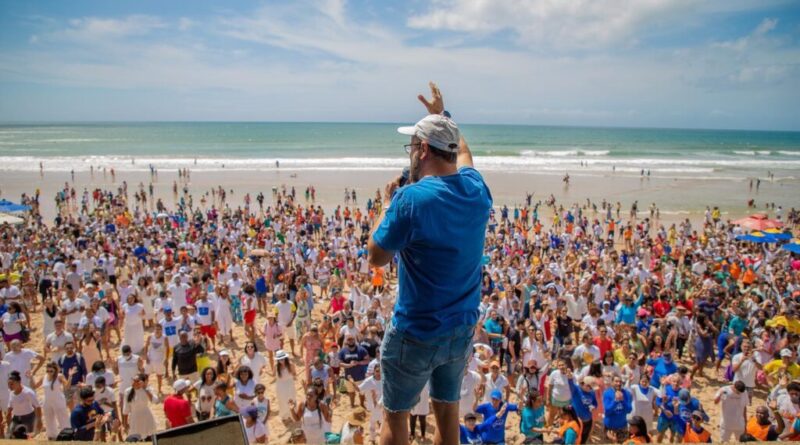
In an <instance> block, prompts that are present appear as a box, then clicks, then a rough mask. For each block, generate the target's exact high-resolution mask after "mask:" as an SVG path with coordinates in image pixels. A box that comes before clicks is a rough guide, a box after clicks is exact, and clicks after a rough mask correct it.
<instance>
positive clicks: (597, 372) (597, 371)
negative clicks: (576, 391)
mask: <svg viewBox="0 0 800 445" xmlns="http://www.w3.org/2000/svg"><path fill="white" fill-rule="evenodd" d="M586 374H587V375H590V376H592V377H598V378H600V377H603V363H602V362H600V361H599V360H596V361H593V362H592V364H591V365H589V372H587V373H586Z"/></svg>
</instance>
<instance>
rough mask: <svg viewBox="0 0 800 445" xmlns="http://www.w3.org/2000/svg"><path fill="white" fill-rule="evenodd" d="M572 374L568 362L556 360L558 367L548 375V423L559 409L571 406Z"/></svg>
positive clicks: (546, 384) (546, 382)
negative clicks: (570, 383)
mask: <svg viewBox="0 0 800 445" xmlns="http://www.w3.org/2000/svg"><path fill="white" fill-rule="evenodd" d="M598 355H599V353H598ZM571 376H572V372H571V371H569V370H568V368H567V365H566V363H564V362H563V361H561V360H557V361H556V369H554V370H553V372H551V373H550V375H549V376H547V379H546V381H545V392H546V393H547V395H546V397H547V398H548V399H549V400H550V404H549V405H548V413H547V420H548V423H551V422H552V421H553V419H554V418H555V415H556V412H557V411H560V410H561V408H564V407H567V406H570V404H571V403H572V390H571V389H570V386H569V379H570V377H571Z"/></svg>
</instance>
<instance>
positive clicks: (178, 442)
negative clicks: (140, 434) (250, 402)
mask: <svg viewBox="0 0 800 445" xmlns="http://www.w3.org/2000/svg"><path fill="white" fill-rule="evenodd" d="M204 443H219V444H225V445H247V436H246V435H245V431H244V427H243V426H242V422H241V421H240V420H239V416H237V415H233V416H226V417H217V418H216V419H210V420H205V421H203V422H198V423H193V424H191V425H185V426H181V427H178V428H172V429H169V430H165V431H160V432H158V433H156V434H155V435H154V436H153V445H198V444H204Z"/></svg>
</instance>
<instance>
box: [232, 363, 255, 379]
mask: <svg viewBox="0 0 800 445" xmlns="http://www.w3.org/2000/svg"><path fill="white" fill-rule="evenodd" d="M243 372H246V373H247V375H248V377H247V380H253V370H252V369H250V367H249V366H244V365H242V366H239V367H238V368H236V375H235V376H234V377H236V380H239V381H240V382H241V381H242V379H241V378H240V376H241V375H242V373H243Z"/></svg>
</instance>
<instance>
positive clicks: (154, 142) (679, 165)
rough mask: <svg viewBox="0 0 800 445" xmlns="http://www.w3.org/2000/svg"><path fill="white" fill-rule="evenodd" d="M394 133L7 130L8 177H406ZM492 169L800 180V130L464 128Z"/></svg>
mask: <svg viewBox="0 0 800 445" xmlns="http://www.w3.org/2000/svg"><path fill="white" fill-rule="evenodd" d="M396 127H397V124H371V123H249V122H231V123H211V122H186V123H91V124H86V123H80V124H77V123H76V124H27V125H19V124H14V125H11V124H6V125H0V170H5V171H38V170H39V163H40V162H41V163H42V164H43V165H44V168H45V169H46V170H48V171H70V170H75V171H87V170H89V168H90V166H94V167H95V168H96V169H98V168H103V167H105V168H112V167H113V168H115V169H116V170H117V171H147V170H148V169H149V168H150V165H153V166H154V167H155V168H157V169H159V170H160V171H169V170H176V169H178V168H190V169H192V170H193V171H213V170H222V169H225V170H260V169H274V168H275V162H276V160H277V161H279V162H280V168H281V169H282V170H284V169H285V170H395V171H396V170H397V169H399V168H401V167H403V166H404V165H407V163H408V158H407V155H406V154H405V152H404V151H403V147H402V146H403V144H407V143H408V140H407V138H406V137H405V136H402V135H400V134H398V133H397V132H396ZM461 129H462V131H463V133H464V135H465V137H466V138H467V141H468V142H469V144H470V147H471V149H472V151H473V154H474V155H475V156H476V165H477V166H479V167H480V168H481V169H484V170H495V171H521V172H531V173H539V174H552V175H563V174H564V173H565V172H568V173H569V174H570V175H577V176H581V175H584V176H593V175H594V176H605V175H611V174H614V175H622V176H640V175H642V171H643V170H644V174H645V175H646V174H647V172H648V171H649V173H650V175H652V176H653V177H667V178H670V177H672V178H693V179H723V180H725V179H727V180H733V181H744V180H747V179H748V178H755V177H761V178H765V177H767V176H768V174H770V173H771V174H773V175H774V177H775V180H777V181H782V180H794V179H797V178H798V177H800V132H765V131H726V130H680V129H631V128H584V127H543V126H511V125H468V124H467V125H462V126H461Z"/></svg>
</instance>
